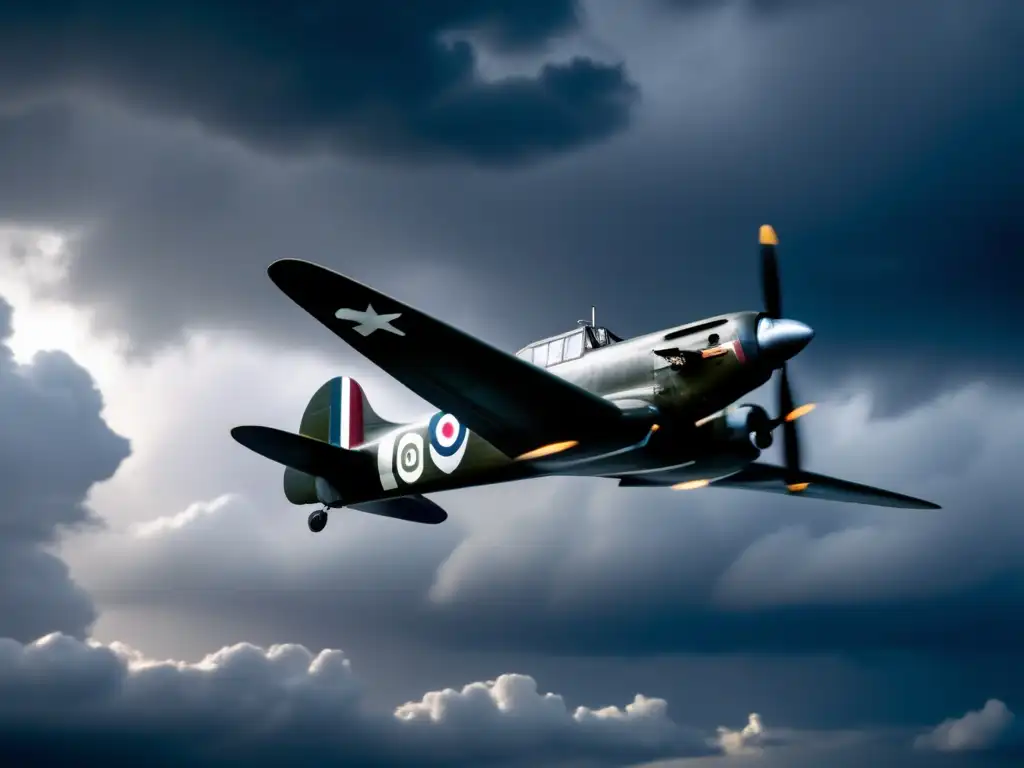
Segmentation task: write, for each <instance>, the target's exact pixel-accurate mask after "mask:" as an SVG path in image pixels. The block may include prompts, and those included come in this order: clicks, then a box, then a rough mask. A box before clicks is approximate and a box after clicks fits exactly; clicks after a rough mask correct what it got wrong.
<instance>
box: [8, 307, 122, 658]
mask: <svg viewBox="0 0 1024 768" xmlns="http://www.w3.org/2000/svg"><path fill="white" fill-rule="evenodd" d="M10 321H11V311H10V307H9V306H8V305H7V304H6V303H5V302H4V301H3V300H2V299H0V424H3V432H4V435H3V440H2V441H0V488H3V501H2V503H0V578H2V581H3V584H4V588H3V590H0V616H2V619H0V633H2V635H3V636H6V637H14V638H19V639H28V638H33V637H38V636H39V635H40V634H41V633H45V632H50V631H53V630H61V631H64V632H68V633H71V634H74V635H78V636H82V635H84V633H85V632H86V630H87V628H88V627H89V626H90V625H91V624H92V622H93V621H94V620H95V618H96V613H95V610H94V607H93V604H92V601H91V600H90V598H89V597H88V596H87V595H86V594H85V593H84V592H83V591H82V590H81V589H80V588H79V587H78V586H77V585H76V584H75V583H74V582H73V581H72V580H71V578H70V576H69V574H68V568H67V566H66V565H65V564H64V563H63V562H62V561H61V560H60V559H58V558H57V557H55V556H54V555H53V554H51V553H50V552H49V551H48V550H47V548H48V547H50V546H52V545H54V544H55V543H56V542H57V537H58V535H59V533H60V532H61V531H62V530H66V529H68V528H74V527H81V526H87V525H89V524H91V523H96V522H97V519H96V518H95V517H94V516H93V514H92V512H91V510H90V509H89V508H88V507H87V506H86V502H85V499H86V494H87V493H88V492H89V489H90V488H91V487H92V486H93V485H94V484H95V483H98V482H101V481H103V480H106V479H107V478H109V477H110V476H111V475H113V473H114V471H115V470H116V469H117V467H118V466H119V465H120V463H121V461H122V460H123V459H124V458H125V457H127V455H128V442H127V441H126V440H125V439H124V438H122V437H120V436H119V435H116V434H114V433H113V432H111V430H110V429H109V428H108V427H107V425H106V423H105V422H104V421H103V418H102V416H101V415H100V414H101V411H102V408H103V402H102V399H101V397H100V394H99V392H97V390H96V388H95V387H94V386H93V382H92V379H91V377H90V376H89V374H88V373H87V372H86V371H85V370H83V369H82V368H80V367H79V366H78V365H77V364H76V363H75V362H74V361H73V360H71V358H69V357H68V356H67V355H65V354H64V353H62V352H43V353H39V354H37V355H36V356H35V358H34V359H33V360H32V362H31V363H30V364H28V365H19V364H18V363H17V362H16V361H15V360H14V358H13V355H12V353H11V350H10V348H9V347H8V346H7V345H6V344H5V343H4V342H6V340H7V338H8V337H9V336H10V333H11V323H10Z"/></svg>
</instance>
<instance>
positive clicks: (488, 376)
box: [267, 259, 624, 457]
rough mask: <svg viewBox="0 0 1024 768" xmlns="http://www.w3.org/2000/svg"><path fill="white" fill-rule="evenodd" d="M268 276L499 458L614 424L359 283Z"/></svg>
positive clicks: (325, 275)
mask: <svg viewBox="0 0 1024 768" xmlns="http://www.w3.org/2000/svg"><path fill="white" fill-rule="evenodd" d="M267 273H268V274H269V276H270V279H271V280H273V281H274V283H275V284H276V285H277V287H278V288H280V289H281V290H282V291H284V293H285V294H286V295H287V296H288V297H289V298H291V299H292V300H293V301H294V302H295V303H296V304H298V305H299V306H300V307H302V308H303V309H305V310H306V311H307V312H309V314H311V315H312V316H313V317H315V318H316V319H317V320H319V321H320V322H321V323H323V324H324V325H326V326H327V327H328V328H330V329H331V330H332V331H333V332H334V333H335V334H336V335H338V336H339V337H341V339H342V340H344V341H346V342H348V343H349V344H350V345H351V346H352V347H354V348H355V349H356V350H357V351H358V352H360V353H362V354H363V355H364V356H366V357H367V358H368V359H369V360H370V361H371V362H373V363H374V364H376V365H378V366H380V367H381V368H383V369H384V370H385V371H387V372H388V373H389V374H391V375H392V376H394V377H395V378H396V379H397V380H398V381H400V382H402V384H404V385H405V386H407V387H408V388H409V389H411V390H412V391H413V392H415V393H416V394H417V395H419V396H420V397H422V398H423V399H424V400H426V401H428V402H429V403H431V404H433V405H434V406H436V407H437V408H439V409H441V410H442V411H445V412H448V413H451V414H453V415H454V416H455V417H456V418H458V419H459V420H460V421H461V422H462V423H464V424H465V425H466V427H467V428H468V429H470V430H471V431H473V432H476V433H477V434H478V435H480V436H481V437H483V438H484V439H485V440H487V441H488V442H489V443H491V444H492V445H493V446H494V447H496V448H497V449H498V450H500V451H502V452H503V453H505V454H506V455H508V456H511V457H516V456H520V455H522V454H524V453H527V452H529V451H533V450H535V449H537V448H540V447H542V446H545V445H550V444H552V443H557V442H562V441H569V440H576V441H579V442H583V441H584V440H586V439H588V438H594V439H597V438H604V439H607V436H608V434H609V433H611V434H614V433H615V430H616V429H617V428H621V427H622V426H623V422H624V419H623V417H622V412H621V411H620V409H619V408H617V407H616V406H615V405H614V404H612V403H611V402H609V401H607V400H605V399H604V398H602V397H598V396H597V395H594V394H592V393H590V392H588V391H586V390H585V389H583V388H581V387H577V386H576V385H574V384H572V383H570V382H568V381H565V380H564V379H561V378H559V377H557V376H555V375H553V374H551V373H549V372H548V371H545V370H544V369H543V368H539V367H537V366H535V365H533V364H532V363H528V362H526V361H525V360H521V359H519V358H518V357H516V356H514V355H510V354H508V353H506V352H503V351H501V350H499V349H496V348H495V347H492V346H490V345H489V344H486V343H485V342H483V341H480V340H479V339H476V338H474V337H473V336H470V335H469V334H467V333H463V332H462V331H460V330H458V329H456V328H453V327H452V326H450V325H447V324H446V323H443V322H441V321H440V320H437V319H435V318H433V317H430V316H429V315H426V314H424V313H422V312H419V311H417V310H415V309H413V308H412V307H410V306H408V305H406V304H403V303H401V302H399V301H397V300H395V299H393V298H391V297H390V296H387V295H385V294H383V293H380V292H379V291H376V290H374V289H373V288H370V287H368V286H366V285H363V284H362V283H358V282H356V281H355V280H352V279H350V278H347V277H344V276H343V275H339V274H338V273H336V272H333V271H331V270H329V269H326V268H324V267H321V266H318V265H316V264H312V263H310V262H307V261H302V260H299V259H282V260H280V261H276V262H274V263H273V264H271V265H270V267H269V269H268V270H267Z"/></svg>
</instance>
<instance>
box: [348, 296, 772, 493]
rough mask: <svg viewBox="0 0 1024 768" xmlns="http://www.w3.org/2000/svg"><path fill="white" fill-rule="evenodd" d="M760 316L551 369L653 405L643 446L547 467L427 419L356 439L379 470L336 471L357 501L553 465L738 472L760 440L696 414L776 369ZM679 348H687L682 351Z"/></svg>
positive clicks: (579, 469) (598, 471)
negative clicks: (767, 357)
mask: <svg viewBox="0 0 1024 768" xmlns="http://www.w3.org/2000/svg"><path fill="white" fill-rule="evenodd" d="M758 317H759V315H758V313H756V312H741V313H736V314H731V315H722V316H720V317H717V318H709V319H707V320H702V321H700V322H697V323H689V324H687V325H680V326H676V327H674V328H669V329H666V330H663V331H658V332H656V333H651V334H646V335H644V336H638V337H636V338H633V339H628V340H626V341H622V342H618V343H615V344H610V345H608V346H605V347H600V348H598V349H588V350H587V351H586V354H584V355H583V356H582V357H581V358H578V359H576V360H571V361H568V362H564V363H561V364H558V365H554V366H551V367H550V368H548V370H549V371H550V372H551V373H552V374H554V375H557V376H560V377H562V378H564V379H566V380H568V381H571V382H572V383H574V384H576V385H578V386H580V387H582V388H584V389H587V390H589V391H590V392H593V393H595V394H598V395H601V396H602V397H607V398H609V399H611V400H618V401H627V400H628V401H642V402H644V403H647V404H650V405H653V406H654V407H655V408H656V409H657V411H658V417H657V418H658V423H659V427H660V429H659V430H658V431H657V432H655V433H653V434H651V435H650V439H649V440H647V441H646V442H645V443H644V444H643V445H642V447H636V448H635V449H633V450H627V451H622V452H619V453H617V454H615V455H611V456H607V457H605V458H599V459H596V460H591V461H586V462H582V463H580V464H576V465H572V466H566V467H562V468H560V469H557V470H551V469H542V468H540V467H539V466H537V465H532V464H530V463H528V462H518V461H514V460H513V459H512V458H511V457H509V456H506V455H505V454H504V453H502V452H501V451H499V450H498V449H496V448H495V447H494V446H493V445H491V444H490V443H488V442H487V441H486V440H484V439H483V438H482V437H480V436H479V435H477V434H475V433H472V432H469V431H468V430H467V431H466V432H465V435H464V437H463V438H460V439H459V440H457V441H456V444H455V445H442V442H448V441H440V440H439V439H438V438H439V437H440V436H439V435H437V434H432V433H433V432H434V429H432V428H431V424H430V419H429V418H428V419H424V420H423V421H420V422H415V423H411V424H406V425H402V426H400V427H397V428H396V429H394V430H393V431H390V432H388V433H387V434H384V435H382V436H381V437H379V438H378V439H376V440H373V441H372V442H368V443H365V444H364V445H361V446H359V447H358V448H356V450H358V451H361V452H366V453H369V454H371V455H372V456H373V458H374V461H375V463H376V466H377V470H378V471H377V476H376V477H369V478H358V479H356V478H328V480H329V481H330V482H331V483H332V484H333V485H335V487H337V488H339V489H344V490H343V491H342V496H343V497H344V503H358V502H360V501H368V500H372V499H380V498H388V497H393V496H403V495H407V494H410V493H431V492H436V491H443V490H450V489H454V488H464V487H471V486H478V485H487V484H491V483H499V482H507V481H510V480H517V479H524V478H527V477H535V476H538V475H545V474H563V475H585V476H601V475H611V474H642V473H646V472H654V471H659V470H664V469H667V468H672V471H673V473H674V476H678V477H680V478H682V479H688V478H692V479H707V478H711V477H721V476H725V475H729V474H732V473H734V472H737V471H739V470H740V469H742V468H743V467H744V466H746V465H747V464H748V463H749V462H751V461H753V460H754V459H756V458H757V456H758V453H759V452H758V451H757V449H756V448H754V447H753V446H752V445H750V444H743V443H740V444H736V445H734V446H723V445H722V444H721V443H720V442H716V441H715V435H714V434H713V432H712V430H711V429H710V427H708V428H703V427H697V426H696V425H695V422H696V421H698V420H700V419H702V418H703V417H705V416H708V415H709V414H712V413H715V412H716V411H718V410H721V409H722V408H724V407H726V406H728V405H729V404H731V403H732V402H734V401H735V400H736V399H737V398H739V397H741V396H743V395H744V394H746V393H747V392H750V391H751V390H753V389H756V388H757V387H759V386H761V385H762V384H764V383H765V382H766V381H767V380H768V378H769V377H770V376H771V370H770V368H768V367H766V366H763V365H761V364H760V363H759V361H758V359H757V345H756V342H755V332H756V324H757V319H758ZM666 350H668V351H669V352H668V353H667V354H666ZM672 350H675V351H677V352H678V353H679V354H678V355H675V356H674V355H673V354H671V351H672ZM658 351H661V352H662V353H663V354H661V355H659V354H656V352H658ZM709 351H710V354H709V353H708V352H709ZM705 355H706V356H705ZM456 416H457V414H456Z"/></svg>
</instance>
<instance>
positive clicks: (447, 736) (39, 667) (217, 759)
mask: <svg viewBox="0 0 1024 768" xmlns="http://www.w3.org/2000/svg"><path fill="white" fill-rule="evenodd" d="M362 696H363V691H362V688H361V686H360V685H359V683H358V681H357V680H356V678H355V676H354V675H353V673H352V667H351V664H350V662H349V660H348V658H346V656H345V655H344V654H343V653H342V652H341V651H337V650H324V651H321V652H320V653H316V654H314V653H312V652H311V651H309V650H308V649H306V648H304V647H303V646H300V645H294V644H288V645H276V646H273V647H270V648H266V649H264V648H259V647H256V646H254V645H250V644H245V643H242V644H238V645H234V646H231V647H226V648H223V649H221V650H220V651H218V652H216V653H213V654H210V655H208V656H206V657H205V658H203V659H202V660H201V661H199V662H197V663H187V662H183V661H158V660H153V659H148V658H146V657H145V656H144V655H143V654H141V653H140V652H138V651H136V650H135V649H133V648H130V647H128V646H126V645H124V644H121V643H111V644H109V645H103V644H101V643H98V642H95V641H88V642H82V641H79V640H75V639H73V638H70V637H67V636H64V635H60V634H53V635H48V636H46V637H43V638H41V639H39V640H37V641H35V642H33V643H30V644H27V645H22V644H20V643H17V642H14V641H12V640H0V744H2V745H3V748H4V753H5V754H9V755H11V754H13V755H18V756H22V757H24V758H32V759H36V760H42V759H53V758H58V757H60V756H66V755H69V754H75V755H76V759H77V760H81V761H84V760H86V759H87V758H88V759H91V760H99V759H114V758H118V757H131V756H132V755H133V750H134V749H135V748H137V747H138V745H137V744H135V743H133V739H132V736H133V735H134V734H140V733H141V734H145V736H146V742H147V743H146V745H145V750H147V751H148V753H149V754H151V755H161V757H162V758H164V759H167V760H171V761H174V760H177V761H179V763H181V762H187V763H188V764H191V765H202V764H211V763H218V764H223V763H224V762H231V761H243V762H245V763H246V764H247V765H257V764H262V763H263V761H266V764H268V765H271V764H278V763H277V762H276V761H278V760H280V759H281V757H282V756H284V755H286V754H289V753H290V755H291V757H290V759H289V764H290V765H303V764H322V763H323V762H336V761H341V762H348V763H350V764H351V763H358V764H368V763H373V764H385V763H386V764H388V765H433V764H444V765H455V764H465V765H488V764H495V763H499V762H500V763H502V764H508V765H533V766H546V765H563V764H564V765H574V766H575V765H594V766H602V765H621V764H625V763H629V762H637V761H640V760H650V759H655V758H658V757H673V756H685V755H699V754H710V753H713V752H714V751H715V750H714V748H713V747H712V746H710V745H709V743H708V740H707V739H706V738H704V737H702V736H701V735H700V734H698V733H696V732H695V731H693V730H691V729H687V728H682V727H680V726H678V725H677V724H675V723H673V722H672V720H670V719H669V717H668V715H667V710H666V704H665V702H664V701H661V700H658V699H648V698H645V697H643V696H639V695H638V696H637V697H636V700H635V701H634V702H633V703H632V704H630V705H628V706H627V707H626V708H625V709H618V708H616V707H606V708H603V709H598V710H591V709H587V708H585V707H578V708H576V709H575V710H574V711H573V710H570V709H569V708H568V707H567V706H566V705H565V703H564V701H563V700H562V698H561V697H560V696H557V695H555V694H551V693H545V694H542V693H540V692H539V691H538V690H537V683H536V682H535V681H534V680H533V678H531V677H528V676H526V675H502V676H501V677H499V678H497V679H496V680H493V681H489V682H484V683H473V684H470V685H467V686H465V687H464V688H463V689H462V690H461V691H455V690H451V689H449V690H444V691H435V692H429V693H427V694H425V695H424V696H423V698H422V699H421V700H420V701H415V702H408V703H406V704H403V705H401V706H399V707H397V708H396V709H395V710H394V711H393V712H392V713H391V714H390V715H389V714H387V713H384V712H380V713H375V712H372V711H370V710H368V709H366V708H365V707H364V706H363V704H362Z"/></svg>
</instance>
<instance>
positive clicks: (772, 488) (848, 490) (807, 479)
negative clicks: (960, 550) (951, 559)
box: [619, 461, 941, 509]
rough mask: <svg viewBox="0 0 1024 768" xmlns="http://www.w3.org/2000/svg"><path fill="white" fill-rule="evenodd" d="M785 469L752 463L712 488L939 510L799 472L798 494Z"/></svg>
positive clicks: (632, 480) (637, 482)
mask: <svg viewBox="0 0 1024 768" xmlns="http://www.w3.org/2000/svg"><path fill="white" fill-rule="evenodd" d="M786 478H787V470H786V469H785V468H783V467H777V466H774V465H772V464H762V463H760V462H756V461H755V462H753V463H752V464H749V465H748V466H747V467H746V468H745V469H743V470H741V471H740V472H737V473H736V474H735V475H729V476H728V477H723V478H721V479H720V480H714V481H712V482H711V484H710V487H712V488H737V489H740V490H747V491H763V492H766V493H780V494H784V495H787V496H798V497H804V498H808V499H823V500H826V501H842V502H846V503H848V504H867V505H869V506H876V507H898V508H901V509H941V507H940V506H939V505H938V504H933V503H932V502H930V501H924V500H923V499H915V498H914V497H913V496H904V495H903V494H902V493H895V492H894V491H886V490H883V489H881V488H872V487H871V486H869V485H861V484H860V483H853V482H850V481H849V480H840V479H838V478H835V477H828V476H827V475H819V474H816V473H814V472H807V471H804V470H800V481H801V488H802V490H800V491H791V490H789V488H788V487H787V485H786ZM674 483H675V481H674V480H670V479H669V480H664V481H659V480H658V479H657V477H656V476H651V475H648V476H647V477H625V478H622V479H621V480H620V481H619V485H620V486H622V487H627V488H628V487H632V488H637V487H644V486H646V487H651V486H670V485H673V484H674Z"/></svg>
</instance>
